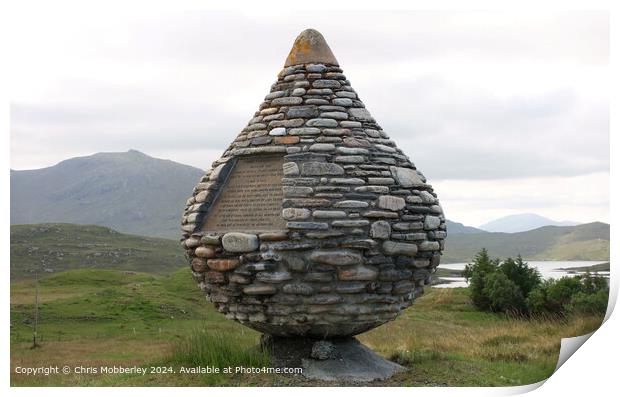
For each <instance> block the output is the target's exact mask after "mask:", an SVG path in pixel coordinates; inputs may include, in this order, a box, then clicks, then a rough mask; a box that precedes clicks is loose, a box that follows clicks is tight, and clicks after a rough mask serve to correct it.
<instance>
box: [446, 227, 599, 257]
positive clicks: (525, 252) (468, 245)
mask: <svg viewBox="0 0 620 397" xmlns="http://www.w3.org/2000/svg"><path fill="white" fill-rule="evenodd" d="M482 248H486V249H487V250H489V253H490V254H491V255H492V256H494V257H500V258H506V257H509V256H510V257H516V256H517V255H519V254H520V255H521V256H523V258H525V259H528V260H558V261H559V260H565V261H568V260H609V225H608V224H607V223H602V222H593V223H586V224H583V225H577V226H543V227H541V228H538V229H534V230H529V231H527V232H520V233H478V234H472V233H469V234H464V233H460V234H457V233H452V234H448V238H447V239H446V249H445V251H444V254H443V255H442V258H441V262H442V263H455V262H467V261H471V260H472V258H473V257H474V256H475V255H476V253H477V252H478V251H480V250H481V249H482Z"/></svg>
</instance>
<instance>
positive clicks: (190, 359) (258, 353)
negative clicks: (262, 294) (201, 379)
mask: <svg viewBox="0 0 620 397" xmlns="http://www.w3.org/2000/svg"><path fill="white" fill-rule="evenodd" d="M243 339H244V338H236V339H234V340H231V338H230V335H225V334H223V333H221V332H208V331H207V330H205V329H202V330H196V331H194V332H193V333H192V334H190V335H189V336H188V337H186V338H185V339H183V340H182V341H180V342H179V343H177V344H176V346H175V348H174V350H173V352H172V355H171V357H170V358H169V362H171V363H174V364H180V365H186V366H192V367H193V366H205V367H206V366H214V367H219V368H223V367H234V366H246V367H263V366H268V365H269V356H268V355H267V354H266V353H265V352H263V351H262V350H261V349H259V348H258V347H257V345H256V343H255V342H256V341H255V340H254V338H245V340H243ZM242 341H243V342H245V343H243V342H242ZM248 342H250V344H248Z"/></svg>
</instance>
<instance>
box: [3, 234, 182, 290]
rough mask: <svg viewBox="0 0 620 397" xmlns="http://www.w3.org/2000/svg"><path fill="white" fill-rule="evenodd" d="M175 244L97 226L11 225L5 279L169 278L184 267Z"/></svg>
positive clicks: (178, 245)
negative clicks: (129, 274)
mask: <svg viewBox="0 0 620 397" xmlns="http://www.w3.org/2000/svg"><path fill="white" fill-rule="evenodd" d="M186 263H187V262H186V261H185V259H184V258H183V249H182V248H181V244H179V242H178V241H174V240H168V239H163V238H154V237H143V236H135V235H131V234H123V233H119V232H117V231H115V230H112V229H109V228H107V227H103V226H94V225H73V224H70V223H45V224H37V225H12V226H11V280H24V279H33V278H34V277H35V272H36V271H38V272H43V273H44V274H48V273H51V272H54V273H57V272H62V271H66V270H74V269H81V268H91V269H117V270H130V271H142V272H148V273H158V274H169V273H171V272H173V271H175V270H178V269H180V268H181V267H184V266H185V265H186Z"/></svg>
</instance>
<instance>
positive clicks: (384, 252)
mask: <svg viewBox="0 0 620 397" xmlns="http://www.w3.org/2000/svg"><path fill="white" fill-rule="evenodd" d="M231 141H232V142H231V144H230V145H229V146H228V148H227V149H226V150H225V151H224V153H223V154H222V156H221V157H220V158H219V159H218V160H216V161H215V162H214V163H213V169H211V170H208V171H207V172H206V174H205V175H204V176H203V177H202V178H201V180H200V181H199V183H198V184H197V185H196V187H195V188H194V192H193V194H192V196H191V197H190V198H189V199H188V200H187V203H186V207H185V212H184V214H183V218H182V226H181V228H182V230H183V238H182V243H183V247H184V248H185V250H186V254H187V257H188V258H189V262H190V266H191V269H192V274H193V275H194V277H195V279H196V281H197V282H198V284H199V285H200V287H201V289H202V290H203V291H204V292H205V293H206V295H207V296H208V298H209V300H210V301H211V302H213V304H214V305H215V307H216V308H217V310H218V311H219V312H221V313H224V314H225V315H226V316H227V318H229V319H232V320H235V321H238V322H240V323H242V324H244V325H246V326H248V327H251V328H253V329H256V330H258V331H261V332H265V333H268V334H272V335H279V336H313V337H321V338H326V337H340V336H350V335H355V334H358V333H361V332H364V331H367V330H369V329H372V328H374V327H377V326H379V325H381V324H383V323H385V322H387V321H390V320H393V319H394V318H395V317H396V316H397V315H398V313H400V312H401V311H402V310H403V309H405V308H406V307H408V306H409V305H411V303H412V302H413V300H414V299H415V298H416V297H418V296H419V295H420V294H422V293H423V290H424V285H425V284H428V283H429V282H430V280H431V274H432V272H433V271H434V269H435V268H436V267H437V265H438V264H439V259H440V255H441V251H442V250H443V247H444V240H445V238H446V225H445V217H444V214H443V211H442V209H441V207H440V205H439V201H438V199H437V195H436V194H435V193H434V192H433V188H432V186H431V185H430V184H428V183H427V180H426V178H425V177H424V175H422V173H421V172H420V171H419V170H418V169H417V168H416V166H415V165H414V164H413V162H412V161H411V160H410V159H409V157H408V156H407V155H406V154H405V153H403V151H402V150H401V149H400V148H398V147H397V145H396V143H395V142H394V141H393V140H392V139H390V137H389V136H388V134H387V133H386V132H385V131H383V129H382V128H381V126H379V124H378V123H377V121H376V120H375V119H374V118H373V117H372V115H371V114H370V112H369V111H368V110H367V109H366V107H365V106H364V103H363V102H362V100H361V99H360V98H359V96H358V94H357V93H356V92H355V90H354V89H353V87H352V86H351V83H350V82H349V80H348V79H347V78H346V76H345V75H344V73H343V71H342V69H340V67H339V66H338V64H337V61H336V58H335V57H334V55H333V54H332V52H331V50H330V49H329V47H328V46H327V44H326V43H325V40H324V39H323V37H322V36H321V34H320V33H318V32H317V31H315V30H306V31H304V32H302V33H301V34H300V35H299V37H298V38H297V40H295V45H294V46H293V49H292V50H291V53H290V54H289V56H288V58H287V61H286V66H285V67H284V68H283V69H282V70H281V71H280V73H279V74H278V76H277V79H276V81H275V82H274V83H273V84H272V86H271V90H270V92H269V94H267V95H266V96H265V98H264V100H263V102H262V103H261V104H260V105H259V107H258V109H257V111H256V112H255V113H254V115H253V117H252V118H251V119H250V120H249V122H248V123H247V125H246V126H245V127H244V128H243V129H242V130H241V131H240V133H239V134H238V135H237V137H236V138H234V139H232V137H231ZM440 153H441V151H440V150H438V151H437V155H438V156H439V155H440Z"/></svg>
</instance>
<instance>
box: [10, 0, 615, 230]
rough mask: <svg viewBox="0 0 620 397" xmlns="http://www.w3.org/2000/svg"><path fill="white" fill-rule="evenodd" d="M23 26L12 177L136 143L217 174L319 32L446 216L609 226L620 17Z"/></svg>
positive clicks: (75, 18) (107, 20)
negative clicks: (298, 41) (218, 162)
mask: <svg viewBox="0 0 620 397" xmlns="http://www.w3.org/2000/svg"><path fill="white" fill-rule="evenodd" d="M24 17H25V18H23V19H22V20H21V21H20V23H19V24H16V26H15V27H14V29H13V31H14V36H13V37H15V38H19V39H18V40H14V44H15V45H14V47H13V49H12V52H11V56H12V59H13V61H14V70H13V73H12V76H11V83H12V85H13V86H12V106H11V167H12V168H13V169H33V168H41V167H47V166H51V165H54V164H56V163H58V162H59V161H62V160H64V159H66V158H69V157H75V156H84V155H89V154H92V153H95V152H102V151H126V150H128V149H136V150H140V151H142V152H145V153H147V154H149V155H151V156H154V157H160V158H165V159H171V160H174V161H178V162H180V163H184V164H189V165H193V166H196V167H199V168H203V169H205V168H207V167H209V166H210V164H211V162H212V161H213V160H215V159H216V158H217V157H219V156H220V154H221V153H222V151H223V150H224V149H225V148H226V146H227V145H228V144H229V143H230V141H232V140H233V139H234V138H235V136H236V135H237V134H238V133H239V132H240V131H241V129H242V128H243V127H244V126H245V124H246V123H247V121H248V120H249V119H250V118H251V117H252V115H253V113H254V112H255V111H256V110H257V108H258V105H259V104H260V103H261V101H262V99H263V97H264V96H265V95H266V94H267V93H268V91H269V87H270V85H271V84H272V83H273V81H275V79H276V75H277V73H278V72H279V70H280V69H281V68H282V65H283V63H284V59H285V58H286V55H287V54H288V51H289V49H290V47H291V45H292V43H293V41H294V39H295V37H296V35H297V34H298V33H299V32H301V31H302V30H303V29H305V28H308V27H313V28H316V29H318V30H319V31H321V32H322V33H323V35H324V36H325V38H326V40H327V42H328V43H329V45H330V47H331V48H332V51H333V52H334V54H335V55H336V57H337V59H338V61H339V63H340V65H341V67H342V68H343V69H344V73H345V74H346V76H347V77H348V78H349V80H350V81H351V83H352V86H353V88H354V89H355V90H356V91H357V92H358V94H359V95H360V97H361V99H362V100H363V101H364V103H365V104H366V107H367V108H368V109H369V111H370V112H371V114H372V115H373V116H374V117H375V119H376V120H377V121H378V122H379V124H380V125H381V126H382V127H383V129H384V130H385V131H386V132H387V133H388V135H390V137H391V138H392V139H394V140H395V141H396V143H397V145H398V146H399V147H400V148H401V149H402V150H403V151H404V152H405V153H406V154H407V155H408V156H409V157H410V158H411V159H412V160H413V162H414V163H415V164H416V166H417V167H418V168H419V169H420V170H421V171H422V172H423V173H424V174H425V175H426V176H427V178H428V179H429V182H430V183H432V184H433V186H434V187H435V190H436V192H437V193H438V195H439V198H440V200H441V203H442V205H443V207H444V211H445V213H446V216H447V217H448V218H449V219H452V220H455V221H459V222H463V223H466V224H469V225H473V226H477V225H480V224H482V223H484V222H486V221H489V220H492V219H494V218H497V217H500V216H504V215H510V214H516V213H523V212H534V213H538V214H540V215H543V216H547V217H550V218H553V219H556V220H574V221H581V222H589V221H593V220H601V221H606V222H607V221H609V191H608V181H609V110H608V105H609V99H608V96H609V95H608V84H609V73H610V72H609V70H608V57H609V54H608V52H609V50H608V45H609V39H608V35H609V23H608V16H607V14H606V13H596V12H575V13H557V14H542V15H541V14H539V15H533V14H532V13H531V12H528V13H522V14H519V13H515V12H510V13H465V12H453V11H433V12H420V11H417V12H414V11H399V12H387V11H386V12H377V11H372V12H352V11H346V12H344V11H335V10H327V11H321V12H316V13H311V12H299V13H290V14H279V15H274V14H272V13H268V12H265V13H258V14H257V13H255V12H252V13H239V12H231V11H230V12H229V11H225V12H224V11H220V12H216V11H197V10H194V11H181V10H177V11H174V10H168V11H166V12H161V11H151V12H149V11H148V10H146V11H145V10H140V12H138V11H137V10H136V11H133V10H131V9H127V10H125V11H123V12H121V11H119V10H115V11H109V10H99V9H93V8H92V7H91V8H89V9H88V10H79V9H76V10H74V12H73V13H69V12H63V13H51V14H50V13H48V12H41V13H28V14H27V15H24Z"/></svg>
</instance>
